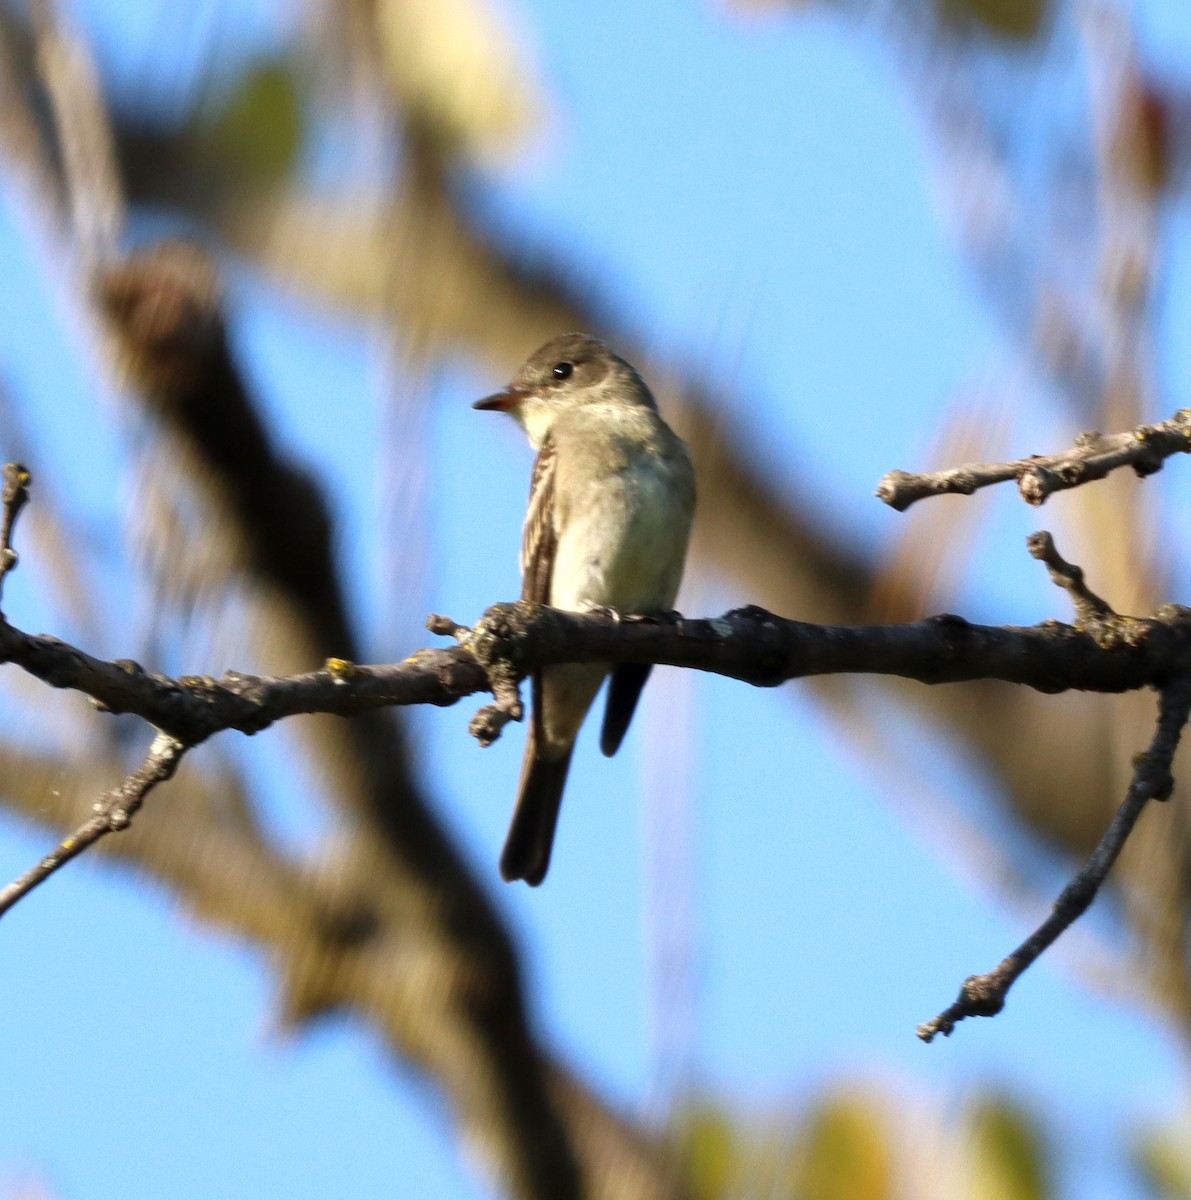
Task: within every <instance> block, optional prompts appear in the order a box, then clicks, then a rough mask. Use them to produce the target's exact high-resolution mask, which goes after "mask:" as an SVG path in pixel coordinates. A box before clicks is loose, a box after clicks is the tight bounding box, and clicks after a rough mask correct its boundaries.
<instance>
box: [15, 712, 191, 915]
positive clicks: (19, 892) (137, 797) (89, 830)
mask: <svg viewBox="0 0 1191 1200" xmlns="http://www.w3.org/2000/svg"><path fill="white" fill-rule="evenodd" d="M186 750H187V747H186V746H184V745H183V744H182V743H181V742H179V741H177V740H176V739H175V738H172V737H170V736H169V735H168V734H165V733H158V734H157V736H156V737H155V738H154V739H153V744H152V745H151V746H150V747H149V753H148V754H147V755H146V756H145V761H144V762H143V763H142V764H141V765H140V766H139V767H138V768H137V769H136V770H135V771H133V773H132V774H131V775H129V776H128V777H127V778H126V779H125V780H124V782H123V783H122V784H120V786H119V787H116V788H113V789H112V790H111V791H110V792H108V793H106V794H105V795H104V796H102V797H101V798H100V799H99V800H97V801H96V802H95V805H94V810H95V815H94V816H93V817H91V818H90V819H89V820H87V821H84V822H83V824H82V825H80V826H79V827H78V828H77V829H76V830H75V831H74V833H72V834H71V835H70V836H69V837H68V838H66V839H64V840H63V841H62V842H61V843H59V845H58V847H57V849H55V850H54V851H52V852H51V853H50V854H47V855H46V856H45V858H43V859H42V860H41V862H39V863H38V864H37V865H36V866H35V867H32V868H31V869H30V870H28V871H26V872H25V874H24V875H22V876H21V877H20V878H19V879H15V880H14V881H13V882H12V883H10V884H9V885H8V886H7V887H5V888H3V889H0V917H2V916H3V915H4V914H5V913H6V912H7V911H8V910H9V909H10V908H12V906H13V905H14V904H16V903H17V901H18V900H21V899H22V898H23V897H25V896H27V895H28V894H29V893H30V892H31V891H33V889H34V888H35V887H37V886H38V884H41V883H44V882H45V881H46V880H47V879H49V877H50V876H51V875H53V874H54V872H55V871H57V870H59V869H60V868H62V867H64V866H65V865H66V864H67V863H68V862H70V860H71V859H72V858H75V857H76V856H77V855H79V854H82V852H83V851H84V850H86V849H88V848H89V847H91V846H93V845H94V844H95V843H96V842H98V841H99V840H100V838H103V837H106V836H107V835H108V834H109V833H117V832H119V831H120V830H122V829H127V828H128V826H129V824H130V823H131V822H132V818H133V817H134V816H135V815H136V813H137V812H138V810H139V809H140V807H141V805H142V804H144V802H145V797H146V796H147V795H148V794H149V793H150V792H151V791H152V790H153V789H154V788H155V787H156V786H157V785H158V784H159V783H164V782H165V781H166V780H167V779H170V778H171V777H172V776H173V774H174V771H175V770H177V767H178V763H179V762H180V761H181V759H182V756H183V754H185V753H186Z"/></svg>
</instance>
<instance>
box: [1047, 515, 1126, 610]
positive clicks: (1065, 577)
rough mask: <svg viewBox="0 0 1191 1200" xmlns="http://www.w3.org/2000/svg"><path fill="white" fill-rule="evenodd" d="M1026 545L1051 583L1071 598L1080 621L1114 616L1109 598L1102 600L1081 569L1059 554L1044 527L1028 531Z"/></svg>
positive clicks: (1052, 539)
mask: <svg viewBox="0 0 1191 1200" xmlns="http://www.w3.org/2000/svg"><path fill="white" fill-rule="evenodd" d="M1026 548H1027V549H1028V550H1029V552H1030V556H1031V557H1032V558H1036V559H1037V560H1038V561H1039V562H1041V563H1045V564H1046V569H1047V571H1048V573H1049V574H1050V578H1051V582H1052V583H1054V585H1055V586H1056V587H1061V588H1062V589H1063V590H1064V591H1065V592H1066V593H1067V594H1068V595H1069V596H1070V597H1071V604H1072V606H1073V607H1074V609H1075V615H1076V617H1077V618H1078V619H1079V621H1080V622H1081V624H1083V625H1094V624H1096V623H1098V622H1102V621H1106V620H1111V619H1112V618H1114V617H1116V615H1117V614H1116V613H1115V612H1114V611H1113V610H1112V606H1111V605H1110V604H1109V603H1108V601H1107V600H1102V599H1101V598H1100V597H1099V596H1097V595H1096V593H1095V592H1093V591H1092V590H1091V589H1090V588H1089V587H1088V585H1087V584H1086V583H1085V582H1084V577H1083V568H1082V567H1077V566H1076V565H1075V564H1074V563H1069V562H1068V561H1067V560H1066V559H1065V558H1063V556H1062V555H1061V554H1059V552H1058V550H1057V549H1055V541H1054V538H1053V537H1052V536H1051V535H1050V534H1049V533H1048V532H1047V531H1046V530H1045V529H1040V530H1039V531H1038V532H1037V533H1031V534H1030V536H1029V537H1028V538H1026Z"/></svg>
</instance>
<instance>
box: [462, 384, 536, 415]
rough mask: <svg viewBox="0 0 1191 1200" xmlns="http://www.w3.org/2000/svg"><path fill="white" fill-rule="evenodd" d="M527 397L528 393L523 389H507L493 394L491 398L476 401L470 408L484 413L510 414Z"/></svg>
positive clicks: (486, 397)
mask: <svg viewBox="0 0 1191 1200" xmlns="http://www.w3.org/2000/svg"><path fill="white" fill-rule="evenodd" d="M528 395H529V392H527V391H526V390H525V389H524V388H515V387H507V388H505V390H504V391H503V392H494V393H493V394H492V395H491V396H485V397H484V399H483V400H477V401H476V402H475V404H473V405H472V408H479V409H482V410H483V411H484V412H512V410H513V409H515V408H516V407H517V405H518V404H520V403H521V401H522V400H524V399H525V397H526V396H528Z"/></svg>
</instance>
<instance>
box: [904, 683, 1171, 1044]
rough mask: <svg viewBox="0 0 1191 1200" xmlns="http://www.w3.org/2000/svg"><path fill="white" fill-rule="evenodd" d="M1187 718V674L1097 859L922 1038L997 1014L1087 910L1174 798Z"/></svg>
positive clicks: (1167, 694)
mask: <svg viewBox="0 0 1191 1200" xmlns="http://www.w3.org/2000/svg"><path fill="white" fill-rule="evenodd" d="M1188 716H1191V677H1187V676H1184V677H1182V678H1180V679H1178V680H1176V681H1175V682H1174V683H1172V684H1170V685H1169V686H1168V687H1166V688H1165V689H1163V691H1162V694H1161V701H1160V705H1159V711H1158V723H1157V727H1156V729H1155V730H1154V737H1153V740H1152V741H1151V742H1150V748H1149V749H1148V750H1147V751H1146V752H1145V753H1144V754H1139V755H1138V756H1137V758H1136V760H1135V762H1134V768H1133V781H1132V783H1131V784H1130V785H1129V791H1128V793H1127V794H1126V796H1125V799H1124V802H1123V803H1122V804H1121V806H1120V808H1119V809H1117V814H1116V816H1115V817H1114V818H1113V821H1112V824H1111V825H1110V826H1109V827H1108V830H1107V832H1106V833H1105V834H1104V836H1103V837H1102V838H1101V839H1100V844H1099V845H1098V846H1097V847H1096V849H1095V852H1094V853H1093V854H1092V857H1091V858H1090V859H1089V860H1088V862H1087V864H1086V865H1085V866H1084V867H1083V869H1082V870H1081V871H1080V872H1079V874H1078V875H1076V877H1075V878H1074V879H1073V880H1072V881H1071V882H1070V883H1069V884H1068V885H1067V886H1066V887H1065V888H1064V889H1063V891H1062V892H1061V894H1060V895H1059V898H1058V900H1056V901H1055V905H1054V909H1053V911H1052V912H1051V914H1050V916H1049V917H1047V919H1046V920H1045V921H1043V923H1042V924H1041V925H1040V926H1039V927H1038V928H1037V929H1036V930H1035V931H1034V932H1033V933H1032V934H1031V935H1030V936H1029V937H1028V938H1027V939H1026V940H1025V941H1024V942H1022V944H1021V945H1020V946H1018V948H1017V949H1016V950H1014V951H1013V953H1012V954H1010V955H1009V956H1008V957H1007V958H1004V959H1002V960H1001V962H1000V963H998V964H997V966H996V967H994V968H993V969H992V970H991V971H988V972H986V973H985V974H984V975H971V976H969V977H968V978H967V979H965V980H964V983H963V987H961V988H960V992H959V996H958V998H957V999H956V1001H955V1003H954V1004H952V1005H951V1006H950V1008H948V1009H946V1010H945V1011H944V1012H941V1013H940V1014H939V1015H938V1016H937V1017H935V1018H934V1019H933V1020H930V1021H927V1022H925V1023H924V1024H922V1025H919V1026H918V1036H919V1037H920V1038H921V1039H922V1040H923V1041H924V1042H930V1041H932V1040H933V1039H934V1037H935V1036H936V1034H940V1033H941V1034H942V1035H943V1036H944V1037H950V1036H951V1033H952V1031H953V1030H954V1029H955V1026H956V1023H957V1022H959V1021H962V1020H963V1019H964V1018H965V1017H993V1016H996V1014H997V1013H999V1012H1000V1011H1001V1009H1002V1008H1004V1006H1005V997H1006V996H1007V995H1008V992H1009V989H1010V988H1011V987H1012V986H1013V985H1014V983H1015V982H1016V981H1017V979H1018V978H1019V977H1020V976H1021V975H1022V973H1023V972H1024V971H1026V969H1027V968H1028V967H1029V966H1030V965H1031V964H1032V963H1033V962H1034V960H1035V959H1037V958H1038V956H1039V955H1040V954H1042V953H1043V951H1045V950H1046V949H1047V948H1048V947H1050V946H1051V945H1052V944H1053V943H1054V942H1055V941H1056V940H1057V939H1058V938H1059V937H1060V935H1062V933H1063V932H1064V931H1065V930H1066V929H1068V928H1069V926H1070V925H1071V924H1072V923H1073V922H1074V921H1076V920H1077V919H1078V918H1079V917H1081V916H1082V915H1083V914H1084V913H1085V912H1086V911H1087V909H1088V906H1089V905H1090V904H1091V903H1092V901H1093V900H1094V899H1095V898H1096V895H1097V893H1098V892H1099V891H1100V887H1101V885H1102V884H1103V883H1104V880H1105V877H1106V876H1107V875H1108V872H1109V870H1110V869H1111V868H1112V865H1113V863H1114V862H1116V860H1117V856H1118V855H1119V854H1120V852H1121V850H1122V848H1123V847H1124V845H1125V842H1126V841H1127V840H1128V837H1129V834H1130V833H1131V832H1132V830H1133V826H1134V825H1135V824H1136V823H1137V819H1138V817H1140V816H1141V812H1142V809H1144V808H1145V806H1146V804H1147V803H1148V802H1149V801H1150V800H1165V799H1166V798H1167V797H1168V796H1169V795H1170V793H1171V790H1172V788H1173V786H1174V780H1173V777H1172V775H1171V761H1172V759H1173V758H1174V753H1175V751H1176V750H1177V749H1178V745H1179V738H1180V736H1181V734H1182V732H1183V727H1184V726H1185V725H1186V724H1187V719H1188Z"/></svg>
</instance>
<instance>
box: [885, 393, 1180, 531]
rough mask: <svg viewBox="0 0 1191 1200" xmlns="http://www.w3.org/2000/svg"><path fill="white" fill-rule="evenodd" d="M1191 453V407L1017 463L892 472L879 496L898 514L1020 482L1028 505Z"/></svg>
mask: <svg viewBox="0 0 1191 1200" xmlns="http://www.w3.org/2000/svg"><path fill="white" fill-rule="evenodd" d="M1189 452H1191V408H1182V409H1179V411H1178V412H1176V413H1175V414H1174V416H1173V417H1171V419H1170V420H1169V421H1162V422H1160V423H1159V424H1157V425H1139V426H1138V427H1137V428H1136V429H1131V430H1129V431H1128V432H1126V433H1114V434H1109V435H1102V434H1099V433H1094V432H1093V433H1083V434H1080V436H1079V437H1078V438H1077V439H1076V443H1075V445H1074V446H1072V447H1071V449H1070V450H1063V451H1061V452H1060V453H1058V454H1047V455H1037V454H1035V455H1031V456H1030V457H1029V458H1019V459H1016V460H1014V461H1013V462H996V463H968V464H966V465H965V466H962V467H951V468H949V469H948V470H946V471H929V472H926V473H923V474H914V473H911V472H908V471H890V472H889V474H888V475H886V476H885V477H884V478H883V479H882V480H881V482H880V483H878V484H877V490H876V495H877V498H878V499H879V500H882V501H884V502H885V503H886V504H888V505H889V506H890V507H891V508H895V509H897V511H898V512H905V510H906V509H907V508H909V507H910V505H911V504H913V503H915V502H916V501H918V500H923V499H926V498H927V497H928V496H942V495H947V494H949V493H951V494H957V495H961V496H970V495H971V494H972V493H973V492H975V491H978V490H979V489H980V488H986V487H991V486H992V485H993V484H995V483H1004V482H1005V481H1006V480H1009V479H1016V480H1017V490H1018V491H1019V492H1020V493H1021V498H1022V499H1023V500H1024V501H1025V502H1026V503H1027V504H1033V505H1040V504H1044V503H1045V502H1046V499H1047V497H1048V496H1050V495H1052V494H1053V493H1054V492H1061V491H1065V490H1067V489H1068V488H1075V487H1079V486H1080V485H1081V484H1084V483H1091V482H1093V481H1094V480H1097V479H1103V478H1104V477H1105V476H1106V475H1108V474H1110V473H1111V472H1113V471H1116V470H1118V469H1119V468H1121V467H1132V468H1133V470H1134V471H1135V472H1136V473H1137V474H1138V475H1139V476H1145V475H1152V474H1154V472H1155V471H1160V470H1161V469H1162V466H1163V463H1164V462H1165V461H1166V459H1168V458H1169V457H1170V456H1171V455H1172V454H1180V453H1184V454H1185V453H1189Z"/></svg>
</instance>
